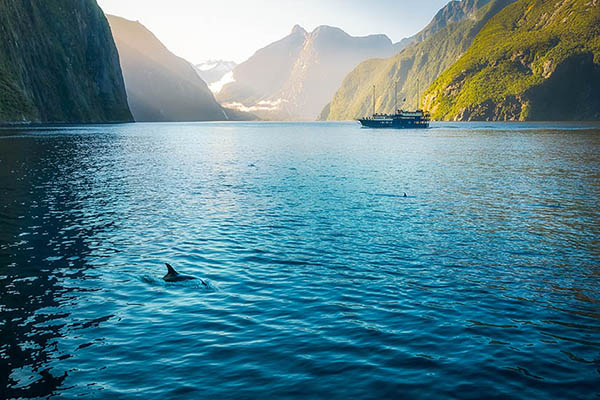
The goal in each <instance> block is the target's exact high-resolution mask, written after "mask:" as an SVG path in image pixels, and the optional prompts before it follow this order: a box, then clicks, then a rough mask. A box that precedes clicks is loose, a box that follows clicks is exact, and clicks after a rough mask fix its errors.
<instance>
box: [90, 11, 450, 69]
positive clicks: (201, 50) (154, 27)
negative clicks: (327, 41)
mask: <svg viewBox="0 0 600 400" xmlns="http://www.w3.org/2000/svg"><path fill="white" fill-rule="evenodd" d="M97 1H98V4H99V5H100V7H102V9H103V10H104V12H105V13H107V14H114V15H118V16H121V17H125V18H127V19H131V20H134V21H140V22H141V23H142V24H143V25H145V26H146V27H147V28H148V29H149V30H151V31H152V32H153V33H154V34H155V35H156V36H157V37H158V38H159V39H160V40H161V41H162V42H163V43H164V44H165V46H167V48H169V50H171V51H172V52H173V53H175V54H176V55H178V56H180V57H183V58H185V59H187V60H188V61H190V62H193V63H200V62H202V61H205V60H209V59H221V60H232V61H235V62H238V63H239V62H242V61H245V60H246V59H248V57H250V56H251V55H252V54H254V52H255V51H256V50H258V49H260V48H262V47H264V46H266V45H268V44H269V43H272V42H274V41H276V40H279V39H281V38H283V37H284V36H286V35H287V34H289V32H291V30H292V28H293V26H294V25H296V24H299V25H301V26H302V27H303V28H304V29H306V30H307V31H309V32H310V31H312V30H313V29H314V28H316V27H317V26H319V25H331V26H336V27H339V28H342V29H343V30H345V31H346V32H348V33H349V34H351V35H353V36H365V35H369V34H377V33H383V34H386V35H387V36H389V38H390V39H392V41H394V42H397V41H399V40H401V39H402V38H405V37H408V36H411V35H413V34H414V33H416V32H418V31H419V30H421V29H422V28H423V27H424V26H425V25H427V23H429V21H430V20H431V18H432V17H433V16H434V14H435V13H436V12H437V11H438V10H439V9H440V8H441V7H443V5H444V4H446V3H447V2H448V0H168V1H166V0H97Z"/></svg>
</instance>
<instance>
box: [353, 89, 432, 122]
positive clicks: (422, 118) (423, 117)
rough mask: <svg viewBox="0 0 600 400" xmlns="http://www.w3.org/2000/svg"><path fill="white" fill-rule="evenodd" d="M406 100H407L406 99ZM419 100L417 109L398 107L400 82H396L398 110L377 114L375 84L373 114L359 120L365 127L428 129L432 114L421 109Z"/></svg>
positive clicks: (395, 107) (396, 108)
mask: <svg viewBox="0 0 600 400" xmlns="http://www.w3.org/2000/svg"><path fill="white" fill-rule="evenodd" d="M417 85H418V81H417ZM417 92H418V89H417ZM404 100H405V101H406V99H404ZM419 100H420V98H419ZM419 100H417V110H416V111H406V110H399V109H398V107H397V104H398V83H397V82H396V87H395V106H394V109H395V110H396V112H395V113H394V114H377V113H376V112H375V86H373V114H372V115H371V116H370V117H365V118H359V119H358V121H359V122H360V123H361V125H362V126H363V127H364V128H392V129H427V128H429V121H430V120H431V116H430V115H429V113H428V112H427V111H423V110H420V109H419V105H418V103H419V102H420V101H419Z"/></svg>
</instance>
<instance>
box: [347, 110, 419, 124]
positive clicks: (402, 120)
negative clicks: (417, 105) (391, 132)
mask: <svg viewBox="0 0 600 400" xmlns="http://www.w3.org/2000/svg"><path fill="white" fill-rule="evenodd" d="M358 121H359V122H360V123H361V124H362V126H363V127H365V128H394V129H427V128H429V121H430V116H429V113H428V112H425V111H423V110H417V111H404V110H398V111H396V113H395V114H373V115H372V116H371V117H367V118H359V120H358Z"/></svg>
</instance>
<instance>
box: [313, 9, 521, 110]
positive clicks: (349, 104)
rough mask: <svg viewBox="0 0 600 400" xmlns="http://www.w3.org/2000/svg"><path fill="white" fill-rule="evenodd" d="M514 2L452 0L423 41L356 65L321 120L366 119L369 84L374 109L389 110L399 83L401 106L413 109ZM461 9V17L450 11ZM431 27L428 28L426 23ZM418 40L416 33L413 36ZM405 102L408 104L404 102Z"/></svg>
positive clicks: (368, 103) (369, 100)
mask: <svg viewBox="0 0 600 400" xmlns="http://www.w3.org/2000/svg"><path fill="white" fill-rule="evenodd" d="M512 1H513V0H494V1H486V0H480V1H472V0H463V1H461V2H451V3H449V4H448V5H447V6H446V7H445V8H444V9H442V10H441V11H440V12H439V13H438V15H437V16H436V18H435V19H434V21H435V20H439V19H440V18H442V17H444V18H449V19H450V21H454V20H457V19H458V17H459V16H462V19H461V20H458V22H452V23H449V24H446V25H443V24H442V23H441V22H440V21H437V23H436V25H438V26H440V29H439V30H437V31H435V33H433V32H430V31H431V28H430V26H428V27H427V28H426V29H425V30H424V31H427V32H428V35H427V36H424V37H425V38H424V40H423V41H421V42H420V43H417V44H414V45H412V46H410V47H408V48H406V49H404V50H403V51H401V52H400V53H398V54H397V55H396V56H394V57H391V58H387V59H371V60H367V61H365V62H363V63H361V64H360V65H358V66H357V67H356V68H355V69H354V70H353V71H352V72H351V73H350V74H348V76H346V78H345V79H344V82H343V83H342V86H341V87H340V88H339V89H338V91H337V92H336V93H335V95H334V97H333V99H332V101H331V103H330V104H329V105H327V106H326V107H325V109H324V110H323V112H322V113H321V116H320V118H319V119H321V120H326V119H328V120H350V119H355V118H358V117H362V116H366V115H370V114H371V112H372V98H373V85H374V86H375V97H376V100H375V110H376V111H377V112H387V113H389V112H393V111H394V105H395V103H396V95H395V91H396V88H395V85H396V83H397V85H398V89H397V90H398V103H397V106H398V107H399V108H402V107H404V108H415V107H416V106H417V101H418V97H419V93H420V94H422V93H423V92H424V90H425V89H426V88H427V86H429V84H431V83H432V82H433V81H434V80H435V79H436V78H437V77H438V76H439V75H440V74H441V73H442V72H443V71H444V70H445V69H446V68H448V67H449V66H450V65H452V63H454V62H455V61H456V60H458V59H459V57H460V56H461V55H462V54H463V53H464V52H465V51H466V50H467V49H468V47H469V46H470V44H471V43H472V41H473V39H474V38H475V36H476V35H477V33H478V32H479V31H480V30H481V28H482V27H483V26H484V24H485V22H487V21H488V20H489V19H490V18H491V17H492V16H494V15H495V14H496V13H498V12H499V11H500V10H501V9H502V8H504V7H505V6H506V5H508V4H510V3H511V2H512ZM459 7H460V11H461V12H460V13H459V14H458V15H457V14H456V11H453V12H452V13H450V12H449V11H447V9H450V10H455V9H457V8H459ZM430 25H431V24H430ZM417 36H419V35H417ZM405 99H406V101H404V100H405Z"/></svg>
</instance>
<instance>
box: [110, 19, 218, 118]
mask: <svg viewBox="0 0 600 400" xmlns="http://www.w3.org/2000/svg"><path fill="white" fill-rule="evenodd" d="M108 21H109V23H110V27H111V29H112V33H113V36H114V38H115V43H116V44H117V48H118V49H119V55H120V57H121V67H122V69H123V77H124V78H125V87H126V89H127V96H128V97H129V105H130V107H131V111H132V112H133V116H134V118H135V120H136V121H148V122H165V121H211V120H226V119H229V116H228V115H227V113H226V111H225V110H224V109H223V108H222V107H221V106H220V105H219V104H218V103H217V101H216V100H215V98H214V96H213V94H212V93H211V91H210V90H209V89H208V86H207V85H206V83H205V82H204V81H203V80H202V78H200V77H199V76H198V74H197V73H196V70H195V69H194V67H193V66H192V65H191V64H190V63H189V62H187V61H186V60H184V59H183V58H179V57H177V56H175V55H174V54H173V53H171V52H170V51H169V50H168V49H167V48H166V47H165V46H164V45H163V44H162V43H161V42H160V41H159V40H158V39H157V38H156V36H154V35H153V34H152V32H150V31H149V30H148V29H146V28H145V27H144V26H143V25H142V24H140V23H139V22H133V21H129V20H126V19H124V18H121V17H116V16H112V15H109V16H108Z"/></svg>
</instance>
